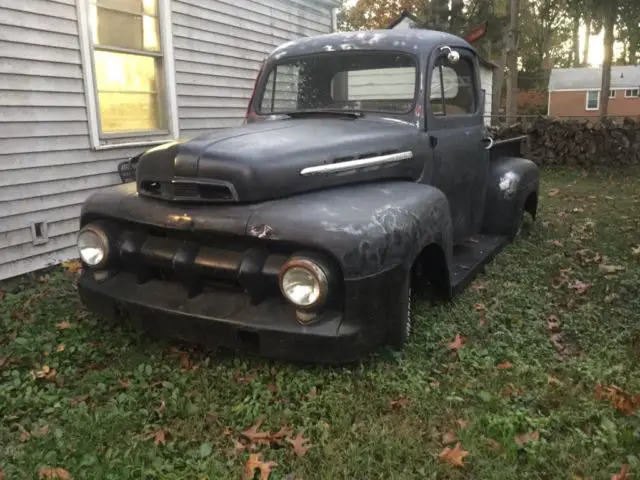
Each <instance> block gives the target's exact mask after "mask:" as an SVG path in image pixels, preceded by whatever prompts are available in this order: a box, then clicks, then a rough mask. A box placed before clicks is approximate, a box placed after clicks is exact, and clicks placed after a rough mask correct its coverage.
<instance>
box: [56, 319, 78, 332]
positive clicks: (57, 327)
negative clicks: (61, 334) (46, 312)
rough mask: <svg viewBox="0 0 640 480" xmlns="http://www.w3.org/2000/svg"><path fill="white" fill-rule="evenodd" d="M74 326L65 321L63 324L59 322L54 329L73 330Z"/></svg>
mask: <svg viewBox="0 0 640 480" xmlns="http://www.w3.org/2000/svg"><path fill="white" fill-rule="evenodd" d="M74 326H75V325H74V324H72V323H69V322H67V321H66V320H65V321H64V322H60V323H59V324H57V325H56V329H57V330H68V329H69V328H73V327H74Z"/></svg>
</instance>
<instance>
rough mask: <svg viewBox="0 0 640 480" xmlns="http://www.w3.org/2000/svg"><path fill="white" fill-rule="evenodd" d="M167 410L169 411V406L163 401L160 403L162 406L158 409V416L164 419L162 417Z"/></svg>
mask: <svg viewBox="0 0 640 480" xmlns="http://www.w3.org/2000/svg"><path fill="white" fill-rule="evenodd" d="M166 410H167V406H166V404H165V403H164V400H162V402H161V403H160V406H159V407H158V408H156V413H157V414H158V416H159V417H162V415H164V412H165V411H166Z"/></svg>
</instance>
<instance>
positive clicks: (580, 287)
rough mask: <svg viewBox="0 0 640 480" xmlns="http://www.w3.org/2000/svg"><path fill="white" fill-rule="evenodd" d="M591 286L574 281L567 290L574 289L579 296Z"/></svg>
mask: <svg viewBox="0 0 640 480" xmlns="http://www.w3.org/2000/svg"><path fill="white" fill-rule="evenodd" d="M592 286H593V285H592V284H590V283H584V282H581V281H580V280H576V281H575V282H573V283H572V284H571V285H569V288H572V289H574V290H575V291H576V292H578V293H579V294H583V293H585V292H586V291H587V290H589V289H590V288H591V287H592Z"/></svg>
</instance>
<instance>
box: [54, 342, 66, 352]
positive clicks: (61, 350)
mask: <svg viewBox="0 0 640 480" xmlns="http://www.w3.org/2000/svg"><path fill="white" fill-rule="evenodd" d="M56 352H64V343H61V344H60V345H58V346H57V347H56Z"/></svg>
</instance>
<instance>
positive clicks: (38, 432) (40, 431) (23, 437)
mask: <svg viewBox="0 0 640 480" xmlns="http://www.w3.org/2000/svg"><path fill="white" fill-rule="evenodd" d="M18 428H19V429H20V430H21V431H22V433H21V434H20V441H21V442H26V441H27V440H29V438H31V437H44V436H45V435H46V434H47V433H49V427H48V426H47V425H45V426H44V427H40V428H36V429H35V430H32V431H31V432H28V431H27V430H25V429H24V427H23V426H22V425H20V424H18Z"/></svg>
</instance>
